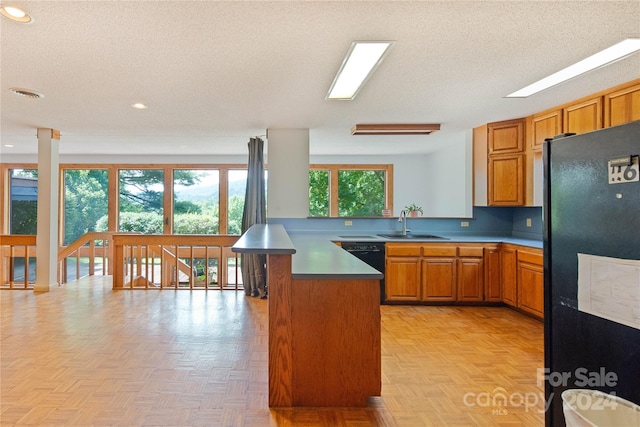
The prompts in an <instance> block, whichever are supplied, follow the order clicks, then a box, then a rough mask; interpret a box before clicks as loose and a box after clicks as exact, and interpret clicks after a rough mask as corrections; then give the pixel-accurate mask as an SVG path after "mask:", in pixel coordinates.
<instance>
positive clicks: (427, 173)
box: [269, 132, 473, 218]
mask: <svg viewBox="0 0 640 427" xmlns="http://www.w3.org/2000/svg"><path fill="white" fill-rule="evenodd" d="M472 147H473V146H472V138H471V134H470V133H469V134H467V133H465V132H461V133H460V134H458V135H455V137H454V138H452V140H451V141H450V142H449V144H448V145H447V146H446V147H445V148H442V149H440V150H438V151H435V152H433V153H430V154H424V155H395V156H311V157H310V163H327V164H389V163H392V164H393V175H394V177H393V183H394V189H393V206H394V212H393V215H395V216H397V215H398V214H399V213H400V211H401V210H402V209H403V208H404V207H405V206H406V205H408V204H410V203H415V204H417V205H418V206H422V208H423V209H424V214H425V215H424V216H428V217H445V218H451V217H454V218H468V217H472V216H473V208H472V200H473V188H472V185H473V180H472V171H473V168H472V155H473V153H472ZM269 177H271V175H269Z"/></svg>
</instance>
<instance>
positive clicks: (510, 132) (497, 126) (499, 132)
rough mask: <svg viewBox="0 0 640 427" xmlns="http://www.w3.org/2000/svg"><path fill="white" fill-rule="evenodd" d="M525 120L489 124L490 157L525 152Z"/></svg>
mask: <svg viewBox="0 0 640 427" xmlns="http://www.w3.org/2000/svg"><path fill="white" fill-rule="evenodd" d="M524 123H525V122H524V120H508V121H504V122H496V123H489V124H488V125H487V128H488V131H489V155H493V154H508V153H520V152H522V151H523V150H524Z"/></svg>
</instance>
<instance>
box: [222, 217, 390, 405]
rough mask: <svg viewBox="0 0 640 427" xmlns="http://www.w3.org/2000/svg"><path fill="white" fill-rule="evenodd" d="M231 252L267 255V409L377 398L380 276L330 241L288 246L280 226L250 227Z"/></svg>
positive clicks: (350, 403) (379, 382)
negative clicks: (370, 397) (268, 407)
mask: <svg viewBox="0 0 640 427" xmlns="http://www.w3.org/2000/svg"><path fill="white" fill-rule="evenodd" d="M232 250H233V251H234V252H238V253H244V254H251V253H254V254H266V255H267V284H268V287H269V406H270V407H292V406H314V407H322V406H327V407H337V406H366V404H367V397H369V396H380V392H381V381H382V379H381V347H380V345H381V344H380V303H379V301H380V288H379V280H380V279H382V278H383V275H382V274H381V273H380V272H378V271H377V270H375V269H373V268H371V267H369V266H368V265H366V264H364V263H362V262H361V261H359V260H358V259H356V258H355V257H352V256H350V255H349V254H347V253H346V252H344V251H342V249H340V248H339V247H338V246H335V245H333V244H332V243H331V242H330V241H328V240H327V241H325V242H323V243H322V244H318V242H317V241H316V242H314V243H313V244H305V240H304V239H302V240H300V241H295V243H294V242H293V241H292V240H291V238H290V237H289V235H288V234H287V232H286V231H285V229H284V227H283V226H282V225H279V224H272V225H268V224H258V225H254V226H253V227H251V228H250V229H249V230H248V231H247V232H246V233H245V234H244V235H243V236H242V237H241V238H240V240H238V242H237V243H236V244H235V245H234V246H233V248H232ZM293 254H295V258H294V257H292V255H293ZM292 258H294V259H293V260H292Z"/></svg>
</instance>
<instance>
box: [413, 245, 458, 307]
mask: <svg viewBox="0 0 640 427" xmlns="http://www.w3.org/2000/svg"><path fill="white" fill-rule="evenodd" d="M456 253H457V248H456V247H455V246H443V245H437V246H429V245H423V246H422V256H423V257H422V301H456V283H457V282H456Z"/></svg>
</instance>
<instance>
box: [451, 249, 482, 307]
mask: <svg viewBox="0 0 640 427" xmlns="http://www.w3.org/2000/svg"><path fill="white" fill-rule="evenodd" d="M482 266H483V263H482V258H459V259H458V277H457V279H458V280H457V282H458V289H457V294H458V295H457V296H458V298H457V300H458V301H482V300H483V297H484V277H483V276H484V275H483V269H482Z"/></svg>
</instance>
